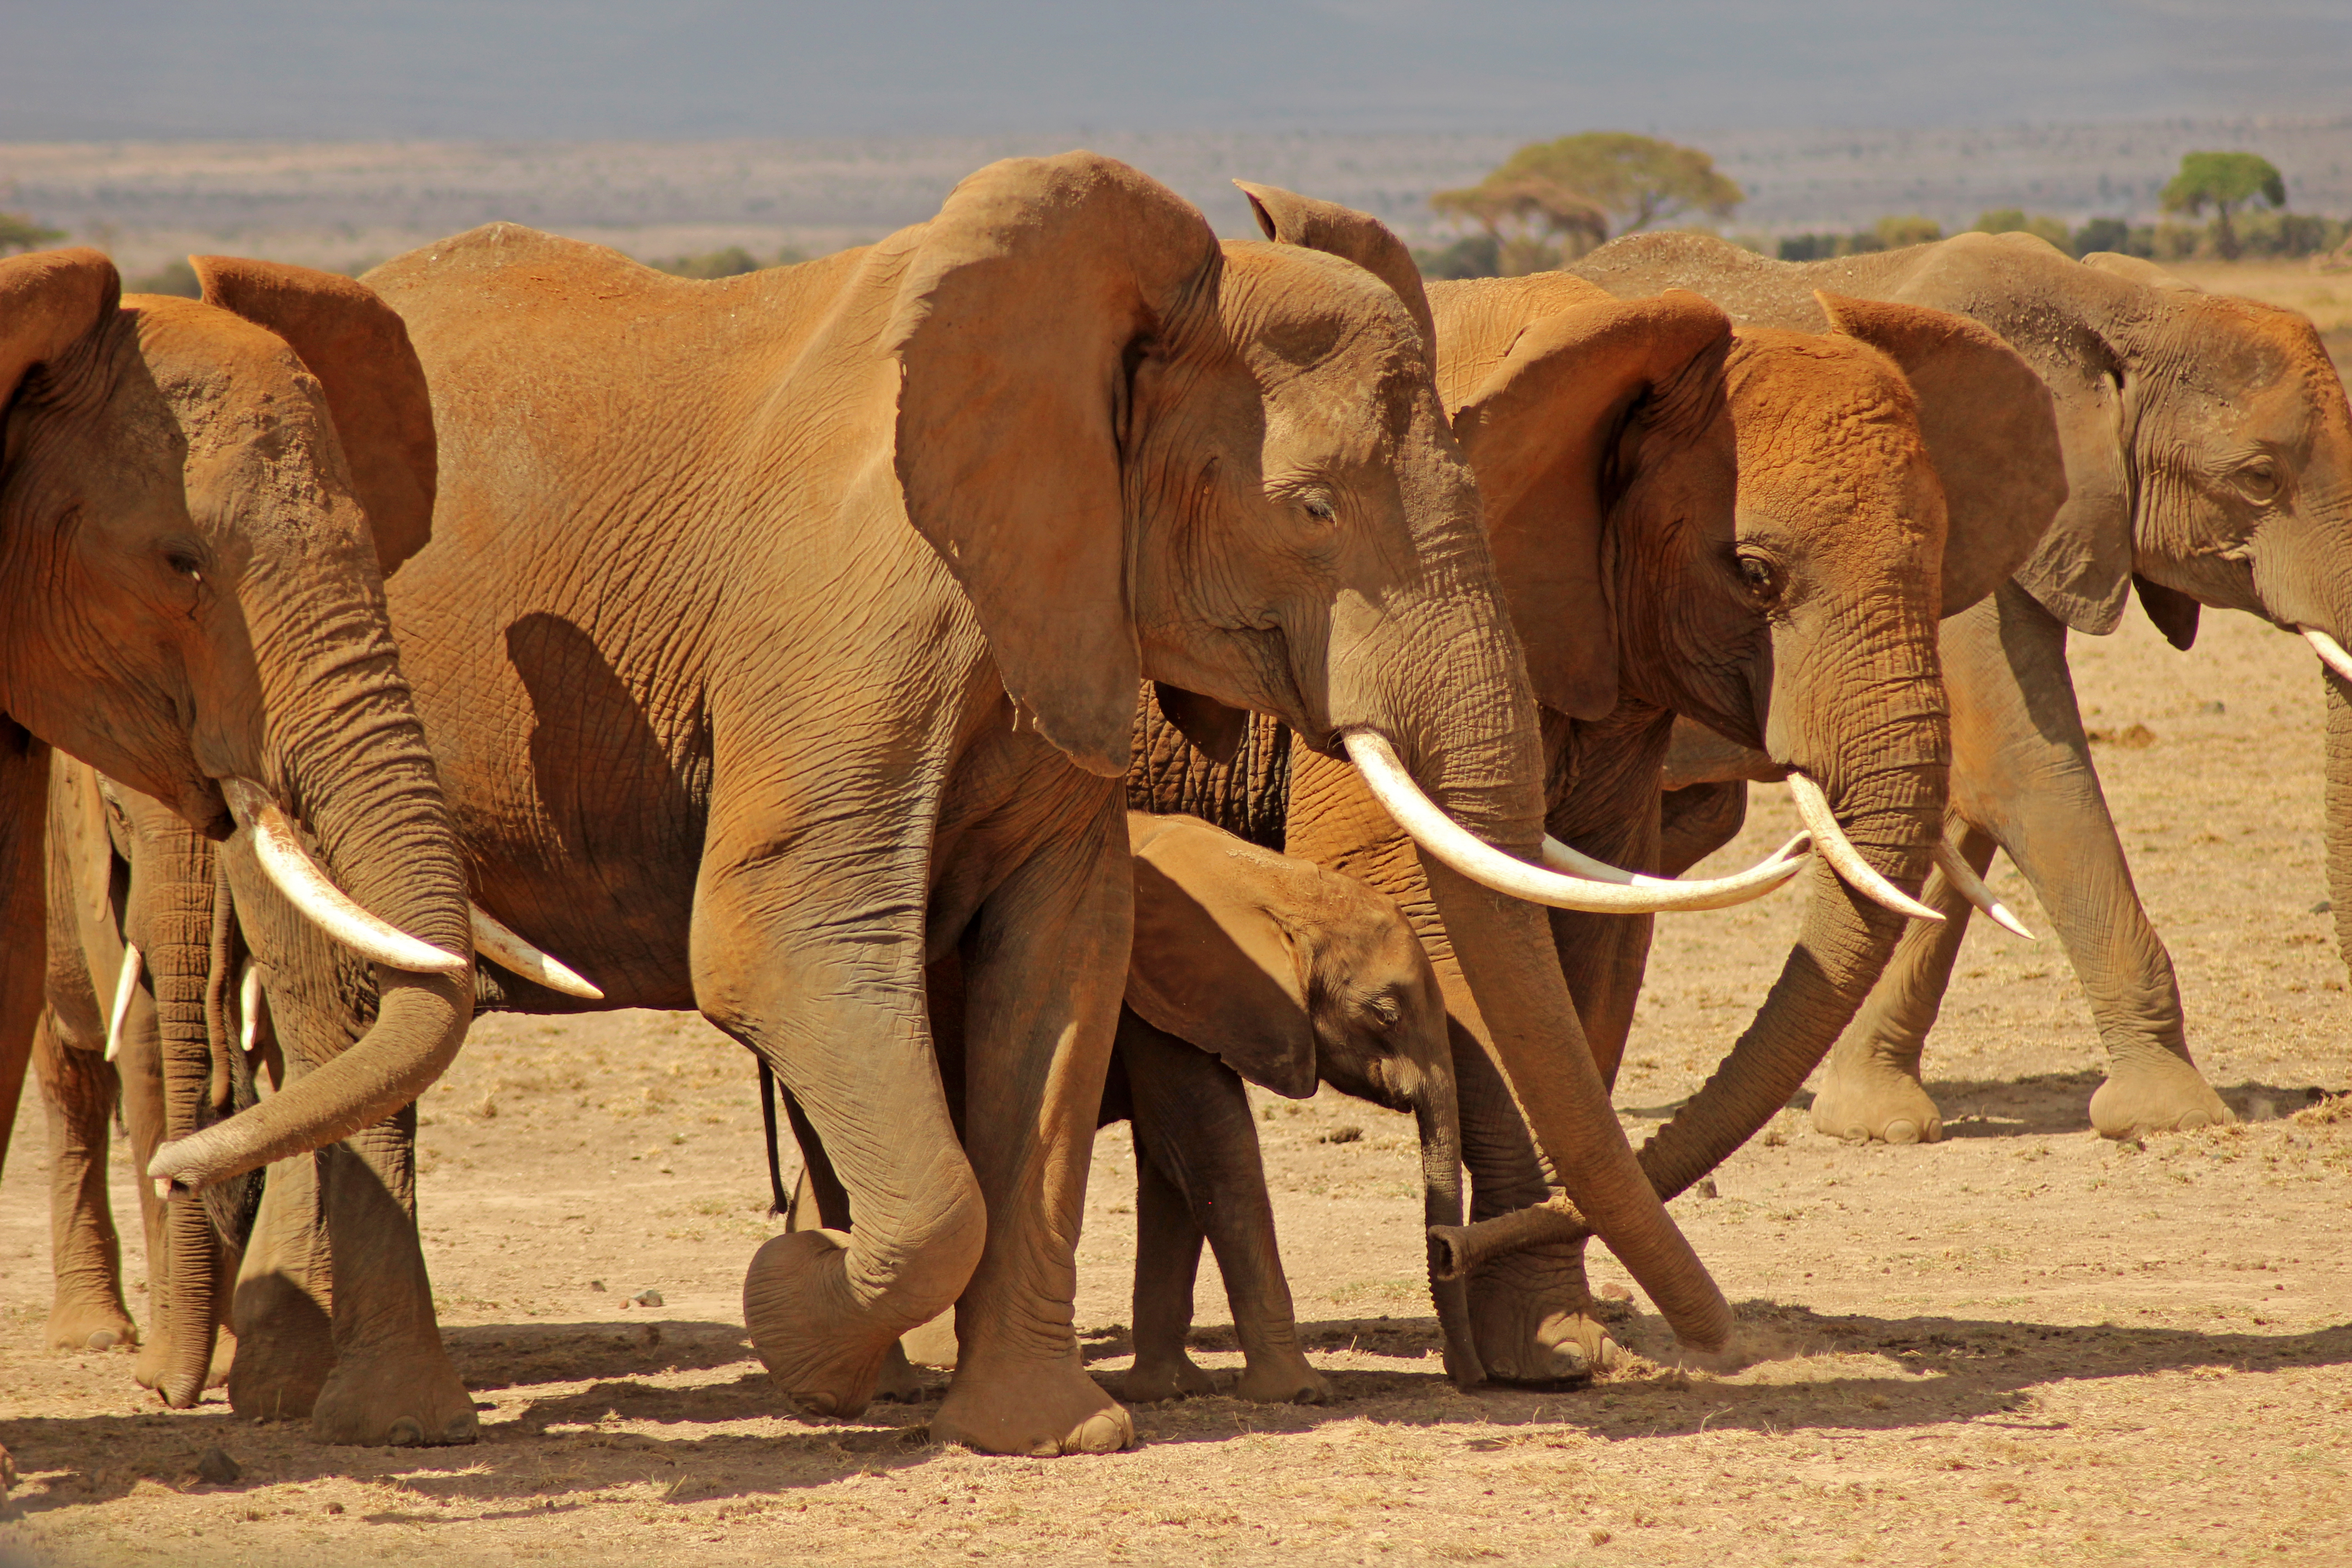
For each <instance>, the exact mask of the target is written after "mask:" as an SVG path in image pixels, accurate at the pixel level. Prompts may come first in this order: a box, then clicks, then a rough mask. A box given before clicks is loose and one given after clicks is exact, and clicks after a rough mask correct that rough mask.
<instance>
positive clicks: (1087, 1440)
mask: <svg viewBox="0 0 2352 1568" xmlns="http://www.w3.org/2000/svg"><path fill="white" fill-rule="evenodd" d="M931 1438H932V1440H933V1441H934V1442H940V1443H961V1444H962V1445H963V1446H964V1447H967V1448H971V1449H976V1450H977V1451H979V1452H981V1453H983V1454H1026V1455H1030V1456H1032V1457H1033V1458H1052V1457H1053V1456H1055V1455H1056V1454H1115V1453H1117V1452H1118V1450H1120V1449H1121V1448H1126V1447H1133V1445H1134V1443H1135V1422H1134V1420H1133V1418H1132V1417H1130V1416H1129V1415H1128V1413H1127V1411H1126V1409H1125V1407H1124V1406H1122V1405H1120V1404H1119V1402H1118V1400H1116V1399H1113V1398H1112V1397H1111V1396H1110V1395H1109V1394H1107V1393H1105V1392H1104V1391H1103V1387H1102V1385H1101V1384H1098V1383H1097V1382H1096V1381H1095V1380H1094V1379H1093V1378H1091V1377H1088V1376H1087V1373H1086V1369H1085V1368H1084V1367H1082V1366H1080V1365H1079V1364H1078V1358H1077V1357H1076V1354H1075V1353H1074V1354H1072V1355H1070V1356H1067V1357H1066V1358H1064V1359H1062V1360H1059V1361H1049V1362H1027V1363H1012V1364H1006V1363H992V1362H978V1363H972V1364H969V1365H961V1366H958V1367H957V1368H956V1374H955V1381H954V1382H953V1383H951V1384H949V1385H948V1396H947V1398H946V1399H945V1400H944V1401H943V1402H942V1403H941V1404H940V1413H939V1414H938V1415H934V1416H932V1417H931Z"/></svg>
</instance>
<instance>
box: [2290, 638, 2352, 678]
mask: <svg viewBox="0 0 2352 1568" xmlns="http://www.w3.org/2000/svg"><path fill="white" fill-rule="evenodd" d="M2294 629H2295V630H2297V631H2299V632H2301V633H2302V634H2303V640H2304V641H2305V642H2307V643H2309V644H2310V645H2311V651H2312V652H2314V653H2315V654H2317V655H2318V656H2319V662H2320V663H2322V664H2324V665H2326V667H2327V668H2330V669H2332V670H2334V671H2335V672H2336V675H2337V677H2338V678H2339V679H2345V680H2352V653H2346V652H2345V651H2344V645H2343V644H2342V643H2340V642H2337V641H2336V639H2335V638H2334V637H2329V636H2328V635H2327V634H2326V632H2323V631H2321V630H2320V629H2319V628H2318V627H2317V626H2297V627H2295V628H2294Z"/></svg>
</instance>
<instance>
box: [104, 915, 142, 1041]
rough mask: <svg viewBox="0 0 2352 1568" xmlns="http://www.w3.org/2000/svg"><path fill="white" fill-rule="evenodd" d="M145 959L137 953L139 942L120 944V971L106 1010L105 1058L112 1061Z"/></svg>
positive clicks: (128, 1014) (129, 1012)
mask: <svg viewBox="0 0 2352 1568" xmlns="http://www.w3.org/2000/svg"><path fill="white" fill-rule="evenodd" d="M145 962H146V961H145V960H144V959H142V957H141V956H140V954H139V944H138V943H137V942H124V943H123V944H122V973H121V975H120V976H119V977H118V978H117V979H116V980H115V982H114V1005H113V1006H111V1007H110V1008H108V1009H107V1012H106V1059H107V1060H108V1061H112V1060H113V1059H114V1058H115V1057H116V1056H117V1055H118V1054H120V1053H121V1049H122V1020H123V1019H125V1018H127V1017H129V1016H131V993H132V992H134V991H136V990H138V989H139V971H140V968H141V966H142V964H143V963H145Z"/></svg>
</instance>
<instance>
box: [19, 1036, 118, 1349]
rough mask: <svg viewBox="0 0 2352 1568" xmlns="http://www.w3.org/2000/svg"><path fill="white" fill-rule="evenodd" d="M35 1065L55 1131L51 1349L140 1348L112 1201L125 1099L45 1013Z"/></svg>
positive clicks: (93, 1056)
mask: <svg viewBox="0 0 2352 1568" xmlns="http://www.w3.org/2000/svg"><path fill="white" fill-rule="evenodd" d="M33 1060H34V1064H35V1069H36V1071H37V1073H38V1075H39V1078H40V1084H41V1100H42V1102H43V1105H44V1108H45V1109H46V1110H47V1113H48V1123H49V1247H50V1260H51V1272H52V1276H53V1280H54V1288H55V1292H56V1294H55V1297H54V1299H53V1300H52V1303H51V1305H50V1308H49V1321H48V1329H47V1344H48V1346H49V1348H50V1349H51V1350H55V1351H61V1352H73V1353H78V1352H88V1351H94V1350H105V1349H108V1348H109V1347H110V1346H114V1345H126V1346H127V1345H135V1344H137V1343H138V1342H139V1331H138V1329H137V1328H136V1327H134V1326H133V1324H132V1322H131V1310H130V1308H129V1307H128V1306H127V1305H126V1304H125V1303H124V1301H123V1299H122V1248H121V1242H120V1240H119V1239H118V1238H117V1237H116V1235H115V1230H114V1214H113V1210H112V1207H111V1205H110V1203H109V1202H108V1199H107V1193H106V1152H107V1133H108V1128H107V1121H109V1119H110V1117H111V1116H112V1115H113V1112H114V1108H115V1104H116V1101H117V1100H119V1098H120V1097H121V1080H120V1079H118V1078H117V1076H116V1074H115V1071H114V1064H113V1063H111V1062H110V1061H108V1060H107V1059H106V1058H104V1057H103V1056H102V1055H100V1054H99V1053H98V1052H95V1051H84V1050H77V1049H75V1048H74V1047H71V1046H68V1045H67V1044H66V1043H65V1042H64V1041H63V1040H61V1039H59V1038H58V1029H57V1020H56V1019H55V1017H54V1016H51V1015H50V1014H49V1013H47V1012H46V1011H44V1012H43V1013H42V1014H41V1016H40V1021H39V1023H38V1024H37V1026H36V1027H35V1032H34V1037H33Z"/></svg>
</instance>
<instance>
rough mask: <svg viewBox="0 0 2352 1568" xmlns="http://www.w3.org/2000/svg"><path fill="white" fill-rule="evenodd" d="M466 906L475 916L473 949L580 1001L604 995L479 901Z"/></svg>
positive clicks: (504, 967)
mask: <svg viewBox="0 0 2352 1568" xmlns="http://www.w3.org/2000/svg"><path fill="white" fill-rule="evenodd" d="M466 909H467V912H468V913H469V914H471V915H472V916H473V917H474V951H475V952H478V953H480V954H481V955H482V956H483V957H484V958H487V959H488V960H489V961H490V962H491V963H495V964H497V965H498V966H499V968H500V969H504V970H509V971H511V972H512V973H516V974H520V975H521V976H522V977H523V978H524V979H525V980H529V981H532V982H534V983H536V984H541V985H544V986H546V987H547V988H548V989H549V990H550V991H559V992H562V994H564V995H566V996H577V997H579V998H580V1000H582V1001H583V1002H602V1001H603V1000H604V993H603V992H602V991H599V990H597V989H596V988H595V987H594V986H593V985H591V984H588V982H586V981H585V980H583V979H582V978H580V976H579V975H578V974H576V973H573V972H572V970H571V969H570V968H568V967H567V966H565V965H564V964H562V963H559V962H557V961H556V960H555V959H552V958H551V957H549V956H548V955H547V954H546V953H544V952H541V951H540V950H539V949H538V948H536V947H533V946H532V945H531V944H530V943H529V942H525V941H523V939H522V938H521V937H520V936H518V935H516V934H515V931H514V928H513V927H511V926H509V925H508V924H507V923H506V922H505V921H501V920H499V917H498V916H496V915H494V914H492V913H490V911H489V910H486V909H484V908H482V906H481V905H479V904H477V903H473V902H471V901H468V902H467V905H466Z"/></svg>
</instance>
